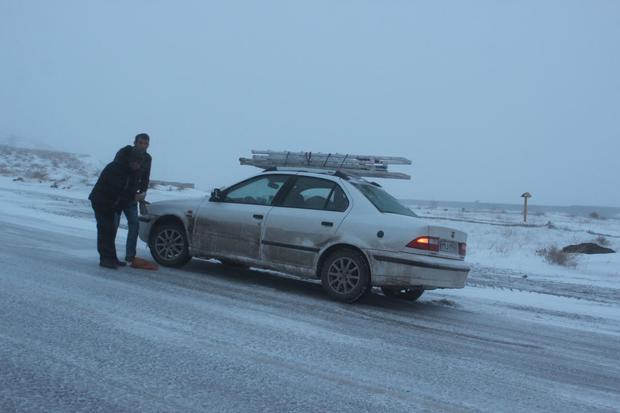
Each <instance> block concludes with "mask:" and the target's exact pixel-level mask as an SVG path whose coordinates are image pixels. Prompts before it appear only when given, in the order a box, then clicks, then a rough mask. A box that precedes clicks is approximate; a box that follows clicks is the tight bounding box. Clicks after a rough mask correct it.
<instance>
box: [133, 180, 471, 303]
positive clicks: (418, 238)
mask: <svg viewBox="0 0 620 413" xmlns="http://www.w3.org/2000/svg"><path fill="white" fill-rule="evenodd" d="M140 221H141V223H140V238H141V239H142V240H143V241H145V242H146V243H147V244H148V246H149V248H150V250H151V254H152V255H153V258H154V259H155V260H156V261H157V262H158V263H160V264H161V265H164V266H171V267H180V266H182V265H184V264H186V263H187V262H188V261H189V260H190V259H191V257H198V258H215V259H218V260H220V261H221V262H222V263H224V264H228V265H239V266H248V267H249V266H252V267H257V268H265V269H270V270H276V271H280V272H286V273H290V274H294V275H297V276H301V277H310V278H318V279H320V280H321V283H322V285H323V287H324V289H325V291H326V292H327V293H328V294H329V295H330V296H331V297H333V298H335V299H337V300H340V301H345V302H353V301H356V300H357V299H359V298H360V297H361V296H362V295H363V294H365V293H366V292H368V291H369V290H370V289H371V287H372V286H378V287H381V289H382V290H383V293H384V294H385V295H388V296H391V297H399V298H404V299H408V300H416V299H418V298H419V297H420V296H421V295H422V293H423V292H424V290H428V289H435V288H463V287H464V286H465V280H466V278H467V275H468V273H469V266H468V265H467V264H466V263H465V262H464V257H465V252H466V241H467V234H465V233H464V232H461V231H458V230H456V229H453V228H446V227H442V226H435V225H428V224H427V223H425V222H424V220H423V219H421V218H419V217H418V216H416V215H415V214H414V213H413V212H412V211H411V210H410V209H409V208H407V207H405V206H404V205H402V204H401V203H400V202H399V201H398V200H397V199H395V198H394V197H393V196H391V195H390V194H388V193H387V192H386V191H384V190H383V189H381V187H380V186H379V185H378V184H376V183H374V182H369V181H367V180H365V179H362V178H357V177H353V176H348V175H345V174H343V173H338V172H336V173H327V172H314V171H303V170H272V171H265V172H263V173H261V174H259V175H257V176H254V177H252V178H249V179H247V180H244V181H242V182H239V183H237V184H235V185H232V186H230V187H228V188H226V189H223V190H219V189H216V190H214V191H213V193H212V194H211V196H210V197H204V198H199V199H193V200H182V201H181V200H175V201H163V202H156V203H153V204H151V205H150V206H149V208H148V211H147V213H146V214H144V215H142V216H141V217H140Z"/></svg>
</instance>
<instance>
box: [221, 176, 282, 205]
mask: <svg viewBox="0 0 620 413" xmlns="http://www.w3.org/2000/svg"><path fill="white" fill-rule="evenodd" d="M287 179H288V176H286V175H265V176H259V177H257V178H254V179H251V180H249V181H246V182H242V183H240V184H237V185H236V186H233V187H232V188H230V189H229V190H228V191H226V192H225V194H224V199H223V202H232V203H237V204H253V205H271V203H272V202H273V199H274V198H275V196H276V194H277V193H278V191H279V190H280V189H281V188H282V186H283V185H284V183H285V182H286V180H287Z"/></svg>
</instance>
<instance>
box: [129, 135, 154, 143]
mask: <svg viewBox="0 0 620 413" xmlns="http://www.w3.org/2000/svg"><path fill="white" fill-rule="evenodd" d="M139 140H145V141H150V140H151V138H150V137H149V135H148V134H146V133H139V134H137V135H136V139H134V140H133V143H136V142H138V141H139Z"/></svg>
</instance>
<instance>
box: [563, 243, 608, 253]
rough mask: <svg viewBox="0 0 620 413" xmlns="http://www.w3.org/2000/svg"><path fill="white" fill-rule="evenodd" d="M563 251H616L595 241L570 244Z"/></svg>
mask: <svg viewBox="0 0 620 413" xmlns="http://www.w3.org/2000/svg"><path fill="white" fill-rule="evenodd" d="M562 252H570V253H575V254H613V253H615V252H616V251H614V250H612V249H611V248H605V247H601V246H600V245H598V244H595V243H593V242H584V243H583V244H575V245H568V246H566V247H564V248H562Z"/></svg>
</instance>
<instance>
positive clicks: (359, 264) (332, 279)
mask: <svg viewBox="0 0 620 413" xmlns="http://www.w3.org/2000/svg"><path fill="white" fill-rule="evenodd" d="M321 284H322V285H323V288H324V289H325V291H327V294H329V296H330V297H332V298H335V299H336V300H338V301H343V302H347V303H352V302H354V301H357V300H358V299H359V298H360V297H361V296H362V295H364V293H366V292H367V291H368V289H369V288H370V270H369V268H368V264H367V263H366V259H365V258H364V256H363V255H362V254H360V253H359V252H357V251H355V250H351V249H341V250H337V251H335V252H333V253H331V254H330V255H329V256H328V257H327V259H326V260H325V262H324V263H323V266H322V267H321Z"/></svg>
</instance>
